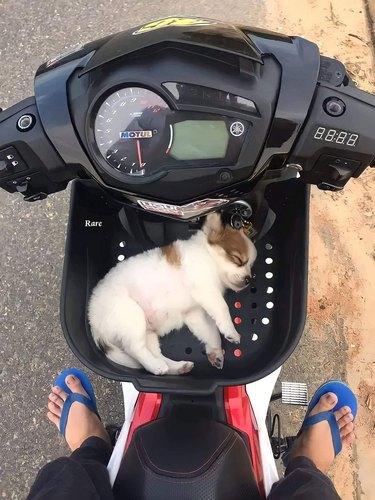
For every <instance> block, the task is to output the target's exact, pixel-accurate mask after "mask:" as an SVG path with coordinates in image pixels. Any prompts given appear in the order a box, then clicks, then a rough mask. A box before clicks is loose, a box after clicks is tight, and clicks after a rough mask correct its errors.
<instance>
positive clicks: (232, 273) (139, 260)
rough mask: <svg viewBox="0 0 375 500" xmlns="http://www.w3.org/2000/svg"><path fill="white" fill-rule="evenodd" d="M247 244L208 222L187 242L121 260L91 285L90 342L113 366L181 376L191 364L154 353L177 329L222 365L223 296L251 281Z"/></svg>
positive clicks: (226, 317) (216, 218)
mask: <svg viewBox="0 0 375 500" xmlns="http://www.w3.org/2000/svg"><path fill="white" fill-rule="evenodd" d="M255 258H256V250H255V246H254V244H253V243H252V242H251V241H250V240H249V239H248V238H247V237H246V236H245V235H244V233H243V231H237V230H235V229H232V228H231V227H230V226H229V225H225V226H224V225H223V223H222V221H221V217H220V215H219V214H218V213H213V214H210V215H208V216H207V218H206V221H205V223H204V225H203V227H202V230H200V231H198V232H197V233H196V234H194V235H193V236H192V237H191V238H190V239H189V240H185V241H183V240H177V241H176V242H175V243H173V244H172V245H168V246H166V247H162V248H155V249H153V250H150V251H147V252H144V253H142V254H139V255H136V256H135V257H131V258H130V259H128V260H125V261H123V262H120V263H119V264H117V265H116V266H115V267H114V268H113V269H111V270H110V271H109V273H108V274H107V275H106V276H105V277H104V278H103V279H102V280H101V281H100V282H99V283H98V285H97V286H96V288H95V289H94V291H93V293H92V296H91V299H90V304H89V321H90V324H91V330H92V334H93V337H94V340H95V343H96V344H97V345H98V347H99V348H100V349H102V351H103V352H104V353H105V354H106V355H107V357H108V358H109V359H111V360H112V361H115V362H116V363H119V364H122V365H125V366H128V367H131V368H140V367H141V366H143V367H144V368H145V369H146V370H148V371H149V372H151V373H153V374H155V375H164V374H166V373H168V374H174V375H175V374H182V373H187V372H189V371H190V370H191V369H192V368H193V366H194V364H193V363H191V362H189V361H173V360H171V359H169V358H167V357H165V356H163V354H162V353H161V350H160V345H159V337H163V336H164V335H167V334H168V333H170V332H171V331H172V330H178V329H179V328H181V327H182V326H183V325H184V324H185V325H186V326H187V327H188V328H189V330H190V331H191V332H192V333H193V334H194V335H195V336H196V337H197V338H198V339H199V340H200V341H201V342H203V344H204V345H205V349H206V353H207V357H208V360H209V361H210V363H211V364H212V365H213V366H216V368H222V367H223V362H224V358H223V351H222V348H221V339H220V334H219V331H220V332H221V333H222V334H223V336H224V337H225V338H226V339H227V340H229V341H230V342H233V343H237V344H238V343H239V342H240V336H239V334H238V333H237V331H236V329H235V328H234V326H233V322H232V319H231V315H230V312H229V308H228V305H227V304H226V302H225V300H224V298H223V294H224V291H225V289H226V288H230V289H232V290H235V291H240V290H242V289H243V288H245V287H246V286H247V285H248V283H249V281H250V277H251V266H252V264H253V262H254V260H255Z"/></svg>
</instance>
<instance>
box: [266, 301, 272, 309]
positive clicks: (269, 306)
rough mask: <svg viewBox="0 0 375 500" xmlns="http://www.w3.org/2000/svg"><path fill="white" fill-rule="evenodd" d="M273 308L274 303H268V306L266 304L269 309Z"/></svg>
mask: <svg viewBox="0 0 375 500" xmlns="http://www.w3.org/2000/svg"><path fill="white" fill-rule="evenodd" d="M273 306H274V303H273V302H267V304H266V307H267V309H272V308H273Z"/></svg>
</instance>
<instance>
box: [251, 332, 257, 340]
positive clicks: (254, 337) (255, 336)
mask: <svg viewBox="0 0 375 500" xmlns="http://www.w3.org/2000/svg"><path fill="white" fill-rule="evenodd" d="M258 338H259V337H258V335H257V334H256V333H253V336H252V337H251V340H252V341H253V342H255V341H256V340H258Z"/></svg>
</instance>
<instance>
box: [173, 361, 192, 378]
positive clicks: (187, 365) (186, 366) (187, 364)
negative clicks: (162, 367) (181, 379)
mask: <svg viewBox="0 0 375 500" xmlns="http://www.w3.org/2000/svg"><path fill="white" fill-rule="evenodd" d="M179 364H180V367H179V368H178V370H177V373H178V374H179V375H183V374H184V373H189V372H191V370H192V369H193V368H194V363H193V362H192V361H180V363H179Z"/></svg>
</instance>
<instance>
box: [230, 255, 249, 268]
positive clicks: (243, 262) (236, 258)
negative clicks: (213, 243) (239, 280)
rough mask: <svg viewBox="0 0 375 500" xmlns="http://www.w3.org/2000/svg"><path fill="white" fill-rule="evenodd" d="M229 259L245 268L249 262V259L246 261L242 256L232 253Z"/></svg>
mask: <svg viewBox="0 0 375 500" xmlns="http://www.w3.org/2000/svg"><path fill="white" fill-rule="evenodd" d="M229 258H230V260H231V261H232V262H233V263H234V264H236V265H237V266H238V267H242V266H245V265H246V264H247V262H248V259H246V260H244V259H243V257H242V256H241V255H239V254H238V253H230V254H229Z"/></svg>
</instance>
